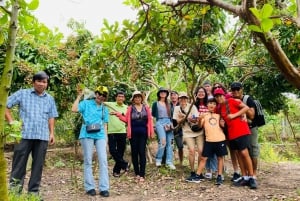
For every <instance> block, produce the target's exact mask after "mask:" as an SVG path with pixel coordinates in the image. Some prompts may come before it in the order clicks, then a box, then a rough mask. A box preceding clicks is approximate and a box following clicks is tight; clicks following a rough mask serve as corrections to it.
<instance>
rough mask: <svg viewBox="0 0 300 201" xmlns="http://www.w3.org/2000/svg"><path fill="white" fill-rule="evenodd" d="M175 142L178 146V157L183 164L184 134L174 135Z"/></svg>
mask: <svg viewBox="0 0 300 201" xmlns="http://www.w3.org/2000/svg"><path fill="white" fill-rule="evenodd" d="M174 139H175V143H176V146H177V148H178V158H179V163H180V165H182V163H183V139H182V135H180V134H176V135H174Z"/></svg>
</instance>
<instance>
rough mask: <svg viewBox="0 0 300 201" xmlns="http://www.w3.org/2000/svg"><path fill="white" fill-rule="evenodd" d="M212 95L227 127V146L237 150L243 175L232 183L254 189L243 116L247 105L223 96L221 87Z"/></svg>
mask: <svg viewBox="0 0 300 201" xmlns="http://www.w3.org/2000/svg"><path fill="white" fill-rule="evenodd" d="M214 96H215V98H216V100H217V102H218V103H219V104H220V110H219V112H220V115H221V117H222V118H223V119H224V121H225V123H226V124H227V128H228V140H229V146H230V148H231V149H232V150H237V155H238V161H239V165H240V166H241V167H244V168H241V170H242V171H243V170H245V171H243V172H242V175H243V177H242V178H241V179H240V180H239V181H237V182H235V183H234V185H236V186H246V185H247V186H249V187H250V188H251V189H256V188H257V184H256V180H255V179H254V178H253V168H252V161H251V158H250V155H249V152H248V147H249V143H250V139H249V136H250V134H251V131H250V129H249V126H248V123H247V118H246V116H245V114H246V112H247V111H248V110H249V107H248V106H247V105H245V104H244V103H243V102H242V101H241V100H238V99H234V98H229V99H226V98H225V92H224V91H223V89H221V88H218V89H216V90H215V91H214Z"/></svg>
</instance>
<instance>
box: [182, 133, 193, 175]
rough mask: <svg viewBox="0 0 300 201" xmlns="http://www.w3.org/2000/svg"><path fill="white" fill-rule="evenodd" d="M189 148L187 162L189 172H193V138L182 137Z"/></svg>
mask: <svg viewBox="0 0 300 201" xmlns="http://www.w3.org/2000/svg"><path fill="white" fill-rule="evenodd" d="M184 140H185V142H186V144H187V146H188V150H189V156H188V158H189V164H190V168H191V172H195V138H192V137H188V138H185V139H184Z"/></svg>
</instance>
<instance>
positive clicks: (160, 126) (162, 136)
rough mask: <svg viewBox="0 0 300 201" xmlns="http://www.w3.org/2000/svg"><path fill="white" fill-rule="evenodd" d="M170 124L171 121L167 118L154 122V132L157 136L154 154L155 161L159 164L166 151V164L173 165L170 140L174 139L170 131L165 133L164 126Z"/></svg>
mask: <svg viewBox="0 0 300 201" xmlns="http://www.w3.org/2000/svg"><path fill="white" fill-rule="evenodd" d="M166 124H171V120H170V119H169V118H163V119H158V120H157V121H156V125H155V127H156V132H157V135H158V150H157V153H156V161H157V162H161V161H162V157H163V155H164V150H165V149H166V164H167V165H169V164H173V148H172V140H173V139H174V135H173V132H172V131H168V132H166V131H165V128H164V125H166ZM162 140H165V141H166V143H165V145H163V144H162Z"/></svg>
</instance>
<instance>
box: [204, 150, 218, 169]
mask: <svg viewBox="0 0 300 201" xmlns="http://www.w3.org/2000/svg"><path fill="white" fill-rule="evenodd" d="M205 168H206V170H211V171H212V172H216V171H217V170H218V160H217V155H216V154H214V156H213V157H208V158H207V161H206V165H205Z"/></svg>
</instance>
